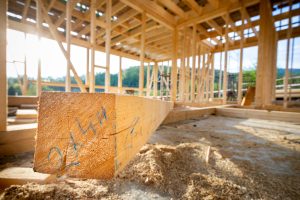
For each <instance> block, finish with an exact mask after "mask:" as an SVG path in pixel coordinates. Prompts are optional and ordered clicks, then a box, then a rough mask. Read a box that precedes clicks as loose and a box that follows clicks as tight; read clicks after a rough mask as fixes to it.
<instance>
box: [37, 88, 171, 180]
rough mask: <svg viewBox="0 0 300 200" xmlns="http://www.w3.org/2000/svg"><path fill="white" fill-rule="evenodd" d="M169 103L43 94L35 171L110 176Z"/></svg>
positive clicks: (134, 150)
mask: <svg viewBox="0 0 300 200" xmlns="http://www.w3.org/2000/svg"><path fill="white" fill-rule="evenodd" d="M172 108H173V103H171V102H165V101H160V100H154V99H147V98H143V97H135V96H121V95H116V94H106V93H60V92H45V93H42V95H41V97H40V101H39V115H38V129H37V137H36V150H35V158H34V170H35V171H37V172H42V173H50V174H66V175H68V176H71V177H80V178H97V179H109V178H112V177H114V176H115V175H116V174H117V172H119V171H120V170H121V169H123V168H124V167H125V166H126V164H127V163H128V162H129V161H130V160H131V159H132V158H133V157H134V156H135V154H136V153H137V152H138V151H139V149H140V148H141V147H142V146H143V145H144V144H145V143H146V142H147V140H148V138H149V137H150V135H151V134H152V133H153V132H154V130H155V129H156V128H157V127H158V126H159V125H160V123H161V122H162V121H163V120H164V118H165V117H166V116H167V115H168V113H169V111H171V110H172Z"/></svg>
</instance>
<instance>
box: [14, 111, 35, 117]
mask: <svg viewBox="0 0 300 200" xmlns="http://www.w3.org/2000/svg"><path fill="white" fill-rule="evenodd" d="M16 118H17V119H36V118H37V111H36V110H34V109H18V110H17V113H16Z"/></svg>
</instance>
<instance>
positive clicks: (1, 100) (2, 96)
mask: <svg viewBox="0 0 300 200" xmlns="http://www.w3.org/2000/svg"><path fill="white" fill-rule="evenodd" d="M6 12H7V0H2V1H0V27H1V28H0V88H1V90H0V131H6V123H7V77H6V29H7V16H6Z"/></svg>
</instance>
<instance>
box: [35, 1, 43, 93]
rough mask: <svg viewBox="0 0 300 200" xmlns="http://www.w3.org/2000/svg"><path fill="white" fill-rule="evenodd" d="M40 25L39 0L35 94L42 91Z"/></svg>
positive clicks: (39, 8) (37, 6)
mask: <svg viewBox="0 0 300 200" xmlns="http://www.w3.org/2000/svg"><path fill="white" fill-rule="evenodd" d="M41 27H42V9H41V2H40V1H36V29H37V36H38V52H39V53H38V71H37V85H36V95H37V96H40V95H41V92H42V74H41V73H42V72H41V68H42V66H41V65H42V63H41Z"/></svg>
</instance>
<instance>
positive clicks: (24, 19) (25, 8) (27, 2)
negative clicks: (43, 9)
mask: <svg viewBox="0 0 300 200" xmlns="http://www.w3.org/2000/svg"><path fill="white" fill-rule="evenodd" d="M30 3H31V0H26V1H25V5H24V10H23V12H22V22H25V21H26V18H27V13H28V9H29V6H30Z"/></svg>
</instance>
